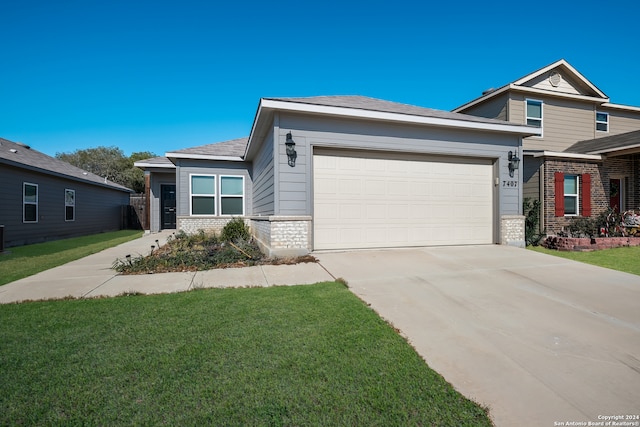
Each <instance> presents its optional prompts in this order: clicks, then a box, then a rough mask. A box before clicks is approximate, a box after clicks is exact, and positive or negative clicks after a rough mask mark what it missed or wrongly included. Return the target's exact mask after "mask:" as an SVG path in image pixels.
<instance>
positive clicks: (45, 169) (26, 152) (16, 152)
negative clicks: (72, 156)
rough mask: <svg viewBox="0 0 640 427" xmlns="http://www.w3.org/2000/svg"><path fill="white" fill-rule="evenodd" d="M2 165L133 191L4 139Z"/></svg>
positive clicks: (0, 154)
mask: <svg viewBox="0 0 640 427" xmlns="http://www.w3.org/2000/svg"><path fill="white" fill-rule="evenodd" d="M0 163H5V164H10V165H14V166H22V167H24V168H27V169H31V170H35V171H38V172H41V173H46V174H49V175H57V176H62V177H66V178H71V179H75V180H78V181H85V182H88V183H91V184H96V185H100V186H102V187H111V188H114V189H117V190H121V191H128V192H130V191H131V190H130V189H128V188H126V187H124V186H122V185H120V184H116V183H115V182H111V181H105V179H104V178H103V177H101V176H98V175H95V174H93V173H91V172H87V171H85V170H82V169H80V168H78V167H75V166H73V165H71V164H69V163H67V162H63V161H62V160H58V159H56V158H55V157H51V156H48V155H46V154H44V153H41V152H40V151H37V150H34V149H33V148H30V147H28V146H26V145H24V144H19V143H16V142H13V141H9V140H8V139H4V138H0Z"/></svg>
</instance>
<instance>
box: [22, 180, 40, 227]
mask: <svg viewBox="0 0 640 427" xmlns="http://www.w3.org/2000/svg"><path fill="white" fill-rule="evenodd" d="M22 222H38V184H30V183H28V182H23V183H22Z"/></svg>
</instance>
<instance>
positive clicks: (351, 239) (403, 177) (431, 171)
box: [314, 154, 493, 249]
mask: <svg viewBox="0 0 640 427" xmlns="http://www.w3.org/2000/svg"><path fill="white" fill-rule="evenodd" d="M455 160H456V161H453V160H451V159H449V160H447V161H442V160H440V159H436V158H433V159H427V160H407V159H399V158H378V157H356V156H353V155H344V156H342V155H323V154H316V155H315V156H314V248H315V249H348V248H375V247H400V246H430V245H451V244H482V243H492V240H493V186H492V182H493V178H492V173H493V172H492V165H491V162H490V161H488V160H487V161H476V162H475V163H474V162H473V161H470V160H468V159H455Z"/></svg>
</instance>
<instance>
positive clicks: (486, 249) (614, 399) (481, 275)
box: [314, 246, 640, 426]
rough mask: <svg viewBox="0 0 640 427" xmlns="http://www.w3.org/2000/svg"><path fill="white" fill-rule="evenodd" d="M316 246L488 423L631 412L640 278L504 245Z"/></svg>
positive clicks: (636, 402)
mask: <svg viewBox="0 0 640 427" xmlns="http://www.w3.org/2000/svg"><path fill="white" fill-rule="evenodd" d="M314 255H315V256H316V257H317V258H318V259H319V260H320V262H321V264H322V265H323V266H324V267H325V268H326V269H327V270H328V271H329V272H331V273H332V274H333V275H334V276H335V277H336V278H338V277H342V278H344V279H345V280H347V282H348V284H349V287H350V288H351V289H352V291H353V292H354V293H355V294H357V295H358V296H359V297H360V298H362V299H363V300H364V301H366V302H367V303H369V304H370V305H371V307H372V308H373V309H374V310H376V311H377V312H378V313H379V314H380V315H381V316H382V317H383V318H385V319H386V320H387V321H389V322H391V323H392V324H393V325H394V326H395V327H397V328H399V329H400V330H401V331H402V333H403V334H404V335H405V336H406V337H407V338H408V340H409V342H410V343H411V344H412V345H413V346H414V347H415V348H416V350H417V351H418V353H419V354H420V355H421V356H422V357H424V359H425V360H426V361H427V363H428V364H429V366H431V367H432V368H433V369H435V370H436V371H437V372H439V373H440V374H442V375H443V376H444V378H445V379H446V380H447V381H449V382H450V383H451V384H453V386H454V387H455V388H456V389H457V390H458V391H460V392H461V393H462V394H464V395H465V396H467V397H469V398H471V399H473V400H475V401H477V402H479V403H481V404H483V405H487V406H488V407H489V409H490V415H491V416H492V418H493V420H494V422H495V423H496V425H497V426H555V425H567V424H566V423H567V422H584V423H585V424H584V425H587V424H588V422H599V421H604V420H605V419H604V418H602V417H607V416H616V415H623V416H626V415H630V416H631V415H640V276H635V275H630V274H626V273H621V272H616V271H613V270H608V269H604V268H598V267H594V266H590V265H586V264H582V263H577V262H573V261H569V260H564V259H562V258H558V257H553V256H549V255H543V254H539V253H536V252H532V251H528V250H525V249H518V248H511V247H506V246H460V247H437V248H420V249H400V250H376V251H354V252H326V253H317V254H314ZM609 420H611V419H609ZM618 421H624V419H618ZM635 421H640V420H637V419H636V420H635ZM555 423H558V424H555ZM560 423H565V424H560ZM575 425H581V424H575ZM604 425H606V424H604Z"/></svg>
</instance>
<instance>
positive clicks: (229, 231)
mask: <svg viewBox="0 0 640 427" xmlns="http://www.w3.org/2000/svg"><path fill="white" fill-rule="evenodd" d="M220 238H221V239H222V240H224V241H226V242H235V241H236V240H249V239H251V232H250V231H249V227H248V226H247V224H245V222H244V220H243V219H242V218H233V219H232V220H231V221H229V222H228V223H227V224H226V225H225V226H224V228H223V229H222V233H221V234H220Z"/></svg>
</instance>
